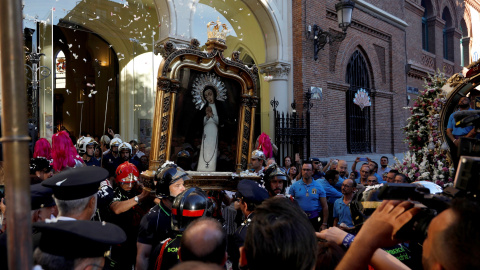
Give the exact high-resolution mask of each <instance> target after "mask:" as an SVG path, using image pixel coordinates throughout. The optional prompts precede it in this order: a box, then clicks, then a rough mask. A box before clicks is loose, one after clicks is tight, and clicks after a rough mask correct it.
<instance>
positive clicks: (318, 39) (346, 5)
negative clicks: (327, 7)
mask: <svg viewBox="0 0 480 270" xmlns="http://www.w3.org/2000/svg"><path fill="white" fill-rule="evenodd" d="M354 7H355V2H353V1H351V0H340V2H339V3H337V4H335V10H337V18H338V27H340V28H342V30H343V33H340V34H332V33H330V32H328V31H323V30H322V29H321V28H320V26H318V25H316V24H315V25H313V36H314V37H313V49H314V53H313V59H314V60H315V61H317V59H318V52H319V51H320V50H321V49H323V47H325V45H326V44H327V43H328V44H332V42H334V41H342V40H344V39H345V36H346V35H347V28H348V27H349V26H350V24H351V22H352V12H353V8H354Z"/></svg>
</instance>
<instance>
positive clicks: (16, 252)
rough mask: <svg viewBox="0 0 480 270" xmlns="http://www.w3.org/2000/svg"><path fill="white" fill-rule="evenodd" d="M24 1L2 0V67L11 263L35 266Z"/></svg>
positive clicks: (17, 269)
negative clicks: (23, 29) (29, 167)
mask: <svg viewBox="0 0 480 270" xmlns="http://www.w3.org/2000/svg"><path fill="white" fill-rule="evenodd" d="M21 6H22V1H21V0H1V1H0V10H1V11H2V16H0V70H1V77H0V81H1V91H2V118H1V121H2V133H3V134H2V135H3V136H2V139H1V140H2V144H3V158H4V163H3V164H4V170H5V191H6V194H5V197H6V201H7V203H6V206H7V209H6V222H7V233H8V242H7V247H8V266H9V269H14V270H24V269H25V270H27V269H28V270H29V269H32V229H31V217H30V181H29V169H28V164H29V155H28V142H29V140H30V138H29V137H28V132H27V131H28V130H27V110H26V108H27V95H26V94H27V93H26V89H25V67H24V62H25V60H24V53H23V36H22V8H21Z"/></svg>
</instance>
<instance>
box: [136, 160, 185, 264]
mask: <svg viewBox="0 0 480 270" xmlns="http://www.w3.org/2000/svg"><path fill="white" fill-rule="evenodd" d="M189 179H190V177H189V176H188V174H187V173H186V172H185V171H184V170H183V169H182V168H180V167H178V166H177V165H175V164H174V163H165V164H164V165H163V166H161V167H159V168H158V170H157V172H156V173H155V178H154V180H155V181H156V183H157V184H156V186H155V194H156V196H157V197H160V203H159V204H158V205H155V206H154V207H153V208H152V209H150V211H149V212H148V214H146V215H145V216H144V217H143V218H142V221H141V222H140V229H139V231H138V238H137V248H138V250H137V264H136V269H140V270H144V269H148V265H149V260H150V259H152V260H155V259H156V258H151V256H150V254H151V252H152V248H155V246H156V245H157V244H158V243H160V241H162V240H164V239H166V238H167V237H168V236H169V235H170V232H171V231H172V229H171V224H170V222H171V221H170V220H171V214H172V210H171V209H172V203H173V200H174V199H175V197H176V196H177V195H178V194H180V193H182V192H183V191H184V190H185V186H184V181H186V180H189ZM153 264H154V263H153Z"/></svg>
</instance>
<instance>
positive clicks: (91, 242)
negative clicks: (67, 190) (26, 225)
mask: <svg viewBox="0 0 480 270" xmlns="http://www.w3.org/2000/svg"><path fill="white" fill-rule="evenodd" d="M33 227H34V228H36V229H37V230H39V231H40V232H41V237H40V243H39V247H38V248H36V249H35V252H34V254H33V262H34V264H36V265H40V266H41V268H43V269H64V270H73V269H94V268H95V269H97V268H98V269H102V268H103V267H104V265H105V255H108V251H109V250H110V247H111V246H112V245H116V244H120V243H122V242H123V241H125V239H126V236H125V233H124V232H123V230H122V229H121V228H120V227H118V226H116V225H113V224H110V223H101V222H96V221H86V220H78V221H74V222H71V221H69V222H66V221H63V222H62V221H59V222H54V223H44V222H37V223H34V224H33Z"/></svg>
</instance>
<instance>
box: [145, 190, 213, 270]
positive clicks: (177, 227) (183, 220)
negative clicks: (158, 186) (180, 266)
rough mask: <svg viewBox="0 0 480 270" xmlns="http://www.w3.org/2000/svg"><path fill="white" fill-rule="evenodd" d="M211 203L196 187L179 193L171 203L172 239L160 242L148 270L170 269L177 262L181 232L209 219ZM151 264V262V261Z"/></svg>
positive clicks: (211, 210) (211, 211) (211, 208)
mask: <svg viewBox="0 0 480 270" xmlns="http://www.w3.org/2000/svg"><path fill="white" fill-rule="evenodd" d="M213 206H214V205H213V201H212V200H211V199H209V198H208V196H207V194H206V193H205V192H204V191H203V190H201V189H200V188H197V187H192V188H189V189H187V190H185V191H183V192H182V193H180V194H179V195H178V196H177V197H175V200H174V201H173V206H172V217H171V225H172V231H174V232H175V235H174V236H173V238H167V239H166V240H164V241H162V242H161V243H160V244H159V245H158V246H157V247H156V248H155V250H154V251H153V253H152V258H156V261H155V264H154V265H150V266H149V268H150V269H160V270H161V269H170V268H172V267H173V266H174V265H176V264H177V263H178V262H179V258H178V248H179V247H180V241H181V239H182V235H183V232H184V231H185V229H186V228H187V226H188V225H189V224H190V223H191V222H192V221H194V220H195V219H197V218H201V217H211V216H212V213H213ZM152 262H153V260H152Z"/></svg>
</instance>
